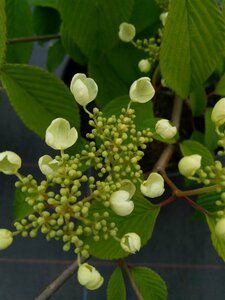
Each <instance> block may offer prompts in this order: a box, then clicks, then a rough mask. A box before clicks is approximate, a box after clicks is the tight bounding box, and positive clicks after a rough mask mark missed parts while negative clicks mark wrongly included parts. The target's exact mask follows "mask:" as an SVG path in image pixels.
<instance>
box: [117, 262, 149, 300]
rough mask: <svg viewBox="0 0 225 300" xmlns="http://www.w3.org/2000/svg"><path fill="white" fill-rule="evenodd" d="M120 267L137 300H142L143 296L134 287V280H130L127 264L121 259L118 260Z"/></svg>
mask: <svg viewBox="0 0 225 300" xmlns="http://www.w3.org/2000/svg"><path fill="white" fill-rule="evenodd" d="M120 265H121V266H122V268H123V269H124V271H125V272H126V274H127V277H128V279H129V281H130V284H131V286H132V289H133V291H134V293H135V295H136V297H137V299H138V300H144V298H143V296H142V295H141V293H140V291H139V289H138V287H137V286H136V283H135V282H134V279H133V278H132V276H131V273H130V268H129V267H128V265H127V263H126V262H125V260H123V259H121V260H120Z"/></svg>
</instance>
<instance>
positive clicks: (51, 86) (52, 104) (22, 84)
mask: <svg viewBox="0 0 225 300" xmlns="http://www.w3.org/2000/svg"><path fill="white" fill-rule="evenodd" d="M1 79H2V82H3V86H4V88H5V89H6V91H7V94H8V97H9V100H10V103H11V104H12V106H13V107H14V109H15V111H16V112H17V113H18V115H19V116H20V118H21V119H22V121H23V122H24V124H25V125H26V126H27V127H28V128H30V129H31V130H33V131H34V132H36V133H37V134H38V135H40V136H41V137H42V138H43V137H44V136H45V131H46V128H47V127H48V126H49V124H50V122H51V121H52V120H53V119H55V118H57V117H62V118H65V119H67V120H68V121H69V122H70V124H71V126H75V127H76V128H77V130H78V131H79V125H80V120H79V110H78V107H77V104H76V103H75V101H74V98H73V96H72V94H71V93H70V91H69V89H68V87H67V86H66V85H65V84H64V83H63V82H62V81H61V80H59V79H58V78H57V77H55V76H54V75H53V74H51V73H48V72H47V71H45V70H42V69H40V68H37V67H32V66H28V65H16V64H15V65H12V64H8V65H4V67H3V68H2V73H1Z"/></svg>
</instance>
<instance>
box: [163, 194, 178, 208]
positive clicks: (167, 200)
mask: <svg viewBox="0 0 225 300" xmlns="http://www.w3.org/2000/svg"><path fill="white" fill-rule="evenodd" d="M175 199H176V197H175V196H174V195H171V196H170V197H169V198H167V199H166V200H164V201H163V202H161V203H159V206H160V207H163V206H165V205H167V204H169V203H171V202H173V201H174V200H175Z"/></svg>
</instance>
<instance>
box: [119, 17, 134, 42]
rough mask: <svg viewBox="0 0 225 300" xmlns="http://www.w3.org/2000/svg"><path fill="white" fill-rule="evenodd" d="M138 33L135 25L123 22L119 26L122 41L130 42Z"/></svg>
mask: <svg viewBox="0 0 225 300" xmlns="http://www.w3.org/2000/svg"><path fill="white" fill-rule="evenodd" d="M135 34H136V29H135V27H134V25H132V24H129V23H126V22H123V23H121V24H120V27H119V38H120V39H121V41H123V42H126V43H129V42H131V41H132V40H133V38H134V37H135Z"/></svg>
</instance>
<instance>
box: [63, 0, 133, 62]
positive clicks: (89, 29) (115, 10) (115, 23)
mask: <svg viewBox="0 0 225 300" xmlns="http://www.w3.org/2000/svg"><path fill="white" fill-rule="evenodd" d="M133 5H134V0H123V1H121V0H107V1H105V0H59V5H58V8H59V11H60V12H61V16H62V20H63V22H64V23H65V26H66V28H67V29H68V31H69V33H70V35H71V36H72V37H73V39H74V40H75V41H76V42H77V45H78V47H79V48H80V49H81V51H82V52H83V53H84V54H85V55H88V56H89V57H93V56H94V57H98V56H99V55H100V53H101V52H102V51H104V50H107V49H110V48H112V46H113V45H114V44H115V43H116V42H117V41H118V28H119V25H120V23H121V22H124V21H127V20H129V18H130V16H131V13H132V9H133Z"/></svg>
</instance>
